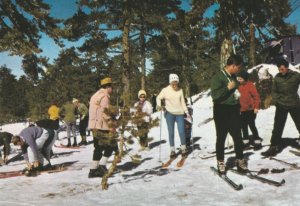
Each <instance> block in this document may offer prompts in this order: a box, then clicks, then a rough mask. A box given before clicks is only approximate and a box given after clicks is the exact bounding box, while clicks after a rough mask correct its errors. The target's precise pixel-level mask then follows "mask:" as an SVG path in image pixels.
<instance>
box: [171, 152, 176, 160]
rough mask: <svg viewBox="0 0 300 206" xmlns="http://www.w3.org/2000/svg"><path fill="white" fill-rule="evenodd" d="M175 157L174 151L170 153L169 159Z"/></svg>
mask: <svg viewBox="0 0 300 206" xmlns="http://www.w3.org/2000/svg"><path fill="white" fill-rule="evenodd" d="M176 157H177V155H176V153H175V151H171V154H170V159H175V158H176Z"/></svg>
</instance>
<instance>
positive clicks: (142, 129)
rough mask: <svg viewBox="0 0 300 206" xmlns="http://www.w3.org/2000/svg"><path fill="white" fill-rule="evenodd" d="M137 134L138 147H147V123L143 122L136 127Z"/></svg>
mask: <svg viewBox="0 0 300 206" xmlns="http://www.w3.org/2000/svg"><path fill="white" fill-rule="evenodd" d="M137 128H138V132H139V133H140V134H139V135H140V136H139V139H140V145H141V146H142V147H148V131H149V129H148V128H149V122H143V123H142V124H141V125H139V126H138V127H137Z"/></svg>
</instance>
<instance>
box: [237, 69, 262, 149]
mask: <svg viewBox="0 0 300 206" xmlns="http://www.w3.org/2000/svg"><path fill="white" fill-rule="evenodd" d="M248 79H249V74H248V73H247V72H246V71H241V72H240V73H239V74H238V75H237V80H238V81H239V83H240V86H239V88H238V89H239V92H240V95H241V96H240V105H241V109H240V110H241V121H242V122H241V123H242V132H243V142H244V146H245V148H246V147H249V146H250V140H249V133H248V126H249V127H250V130H251V132H252V135H253V139H254V150H259V149H261V148H262V145H261V138H260V137H259V135H258V131H257V128H256V126H255V119H256V115H257V113H258V111H259V104H260V97H259V94H258V92H257V90H256V87H255V85H254V84H253V83H252V82H251V81H249V80H248Z"/></svg>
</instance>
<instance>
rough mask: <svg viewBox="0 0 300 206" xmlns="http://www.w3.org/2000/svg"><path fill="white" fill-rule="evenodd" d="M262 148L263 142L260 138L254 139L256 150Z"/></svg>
mask: <svg viewBox="0 0 300 206" xmlns="http://www.w3.org/2000/svg"><path fill="white" fill-rule="evenodd" d="M261 148H262V144H261V140H260V139H256V140H254V150H255V151H256V150H260V149H261Z"/></svg>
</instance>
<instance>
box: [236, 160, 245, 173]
mask: <svg viewBox="0 0 300 206" xmlns="http://www.w3.org/2000/svg"><path fill="white" fill-rule="evenodd" d="M236 167H237V171H238V172H240V173H247V172H248V167H247V161H246V160H245V159H237V160H236Z"/></svg>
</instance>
